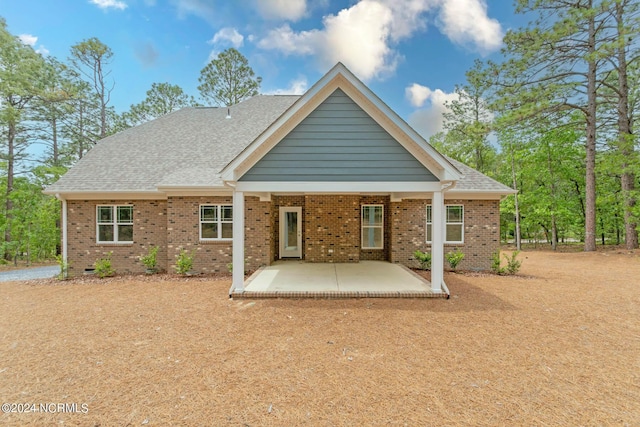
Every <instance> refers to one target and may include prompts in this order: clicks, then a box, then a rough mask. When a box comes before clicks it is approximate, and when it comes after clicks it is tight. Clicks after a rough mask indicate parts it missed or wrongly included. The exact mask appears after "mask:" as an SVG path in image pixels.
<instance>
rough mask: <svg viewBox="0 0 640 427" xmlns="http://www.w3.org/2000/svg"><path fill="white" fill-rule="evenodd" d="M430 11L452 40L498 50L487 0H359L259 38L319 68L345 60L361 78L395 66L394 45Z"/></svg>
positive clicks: (497, 36)
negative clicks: (314, 23)
mask: <svg viewBox="0 0 640 427" xmlns="http://www.w3.org/2000/svg"><path fill="white" fill-rule="evenodd" d="M432 15H434V16H437V17H438V23H439V28H441V31H442V33H443V34H445V35H446V36H447V37H448V38H449V39H450V40H451V41H452V42H454V43H456V44H460V45H464V46H473V47H475V48H477V49H478V50H480V51H481V52H483V53H487V52H489V51H492V50H495V49H498V48H499V47H500V44H501V43H502V29H501V27H500V24H499V23H498V21H496V20H494V19H490V18H489V17H488V16H487V6H486V3H485V0H405V1H397V0H360V1H358V2H357V3H356V4H354V5H353V6H351V7H349V8H345V9H342V10H341V11H339V12H338V13H337V14H335V15H327V16H325V17H324V18H323V20H322V28H320V29H311V30H306V31H294V30H293V29H292V28H291V26H290V25H289V24H284V25H282V26H280V27H278V28H276V29H273V30H271V31H269V32H268V34H267V35H266V37H264V38H263V39H261V40H260V41H259V42H258V47H260V48H262V49H265V50H276V51H280V52H282V53H283V54H285V55H300V56H305V55H314V56H316V58H317V60H318V63H319V66H320V68H321V69H322V70H326V69H327V68H328V67H330V66H332V65H334V64H335V63H336V62H338V61H340V62H343V63H344V64H345V65H346V66H347V67H348V68H349V69H351V71H353V72H354V73H355V74H356V75H358V76H359V77H360V78H362V79H363V80H370V79H372V78H382V77H385V76H386V75H388V74H391V73H393V72H394V71H395V69H396V66H397V64H398V63H399V61H400V60H401V55H400V54H399V53H398V52H397V51H396V50H395V45H396V44H397V43H398V42H399V41H401V40H403V39H406V38H410V37H413V36H414V35H415V34H416V32H419V31H424V30H425V29H426V28H427V21H428V19H430V18H431V17H432Z"/></svg>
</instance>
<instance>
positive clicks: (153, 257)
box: [140, 246, 160, 270]
mask: <svg viewBox="0 0 640 427" xmlns="http://www.w3.org/2000/svg"><path fill="white" fill-rule="evenodd" d="M158 249H160V248H159V247H158V246H151V247H150V248H149V251H148V252H147V254H146V255H142V256H141V257H140V262H142V264H143V265H144V266H145V267H147V269H149V270H153V269H155V268H156V266H157V265H158Z"/></svg>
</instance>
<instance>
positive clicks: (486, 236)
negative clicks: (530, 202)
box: [391, 200, 500, 270]
mask: <svg viewBox="0 0 640 427" xmlns="http://www.w3.org/2000/svg"><path fill="white" fill-rule="evenodd" d="M428 204H431V200H403V201H402V202H392V203H391V211H392V212H391V222H392V225H391V261H392V262H394V263H400V264H404V265H406V266H410V267H417V266H418V263H417V261H416V260H415V259H414V258H413V252H414V251H415V250H416V249H419V250H421V251H430V250H431V245H430V244H427V243H426V234H425V230H426V221H427V219H426V217H427V213H426V206H427V205H428ZM446 204H448V205H463V206H464V243H463V244H445V247H444V250H445V253H447V252H449V251H452V250H453V249H454V248H456V247H457V248H459V249H460V250H461V251H462V252H464V254H465V258H464V260H463V261H462V262H461V263H460V265H459V266H458V268H459V269H461V270H489V269H490V268H491V254H492V253H493V252H495V251H496V250H498V249H499V247H500V207H499V204H500V202H499V201H497V200H446ZM446 266H447V264H446V261H445V267H446Z"/></svg>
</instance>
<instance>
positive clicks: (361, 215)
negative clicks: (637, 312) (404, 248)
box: [360, 204, 384, 249]
mask: <svg viewBox="0 0 640 427" xmlns="http://www.w3.org/2000/svg"><path fill="white" fill-rule="evenodd" d="M371 206H373V207H380V208H382V223H381V224H380V225H368V224H367V225H365V223H364V210H365V208H366V207H371ZM365 228H366V229H369V228H379V229H380V230H382V245H381V246H380V247H375V246H374V247H370V246H365V245H364V242H365V240H364V236H365ZM360 246H361V249H384V205H381V204H367V205H362V206H361V208H360Z"/></svg>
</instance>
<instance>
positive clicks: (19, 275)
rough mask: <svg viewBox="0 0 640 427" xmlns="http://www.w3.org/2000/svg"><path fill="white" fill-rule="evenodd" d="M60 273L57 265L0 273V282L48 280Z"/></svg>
mask: <svg viewBox="0 0 640 427" xmlns="http://www.w3.org/2000/svg"><path fill="white" fill-rule="evenodd" d="M59 272H60V267H58V266H57V265H49V266H46V267H33V268H25V269H22V270H11V271H3V272H0V282H13V281H16V280H34V279H49V278H51V277H54V276H56V275H57V274H58V273H59Z"/></svg>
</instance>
